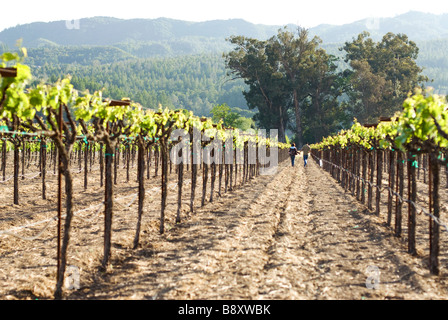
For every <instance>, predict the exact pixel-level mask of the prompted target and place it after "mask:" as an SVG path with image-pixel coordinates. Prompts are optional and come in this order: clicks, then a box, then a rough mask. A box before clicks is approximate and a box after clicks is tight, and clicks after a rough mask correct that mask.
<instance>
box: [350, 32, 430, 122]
mask: <svg viewBox="0 0 448 320" xmlns="http://www.w3.org/2000/svg"><path fill="white" fill-rule="evenodd" d="M342 49H343V50H345V52H346V55H345V61H346V62H348V63H349V64H350V67H351V68H352V69H353V71H352V73H351V76H350V78H351V85H352V88H353V90H352V91H351V92H350V93H349V96H350V103H351V105H352V110H351V111H352V112H353V115H354V116H355V117H356V118H358V119H359V120H360V121H361V122H374V121H376V119H377V118H378V117H381V116H391V115H392V114H394V112H396V111H399V110H400V108H401V106H402V103H403V101H404V100H405V99H406V97H407V95H408V93H409V92H412V91H413V90H414V88H415V87H422V86H423V85H424V83H425V82H427V81H428V78H427V77H425V76H423V75H421V72H422V71H423V69H422V68H421V67H419V66H418V65H417V63H416V59H417V57H418V52H419V49H418V47H417V45H416V44H415V42H413V41H410V40H409V39H408V37H407V36H406V35H405V34H397V35H396V34H393V33H391V32H389V33H387V34H386V35H384V36H383V38H382V40H381V41H380V42H375V41H373V40H372V38H370V34H369V33H368V32H363V33H361V34H359V35H358V37H357V38H356V39H353V41H352V42H346V43H345V45H344V47H343V48H342Z"/></svg>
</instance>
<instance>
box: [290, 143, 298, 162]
mask: <svg viewBox="0 0 448 320" xmlns="http://www.w3.org/2000/svg"><path fill="white" fill-rule="evenodd" d="M298 154H299V150H297V148H296V144H295V143H291V147H290V148H289V156H290V157H291V165H292V166H293V167H294V160H295V159H296V155H298Z"/></svg>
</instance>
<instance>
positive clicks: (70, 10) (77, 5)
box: [0, 0, 448, 31]
mask: <svg viewBox="0 0 448 320" xmlns="http://www.w3.org/2000/svg"><path fill="white" fill-rule="evenodd" d="M8 6H11V8H9V9H8ZM2 9H4V10H2V11H3V13H0V31H1V30H3V29H5V28H9V27H14V26H16V25H18V24H26V23H31V22H38V21H39V22H49V21H57V20H75V19H81V18H89V17H94V16H110V17H116V18H122V19H132V18H147V19H155V18H160V17H166V18H173V19H179V20H187V21H208V20H215V19H223V20H227V19H234V18H239V19H244V20H246V21H249V22H252V23H256V24H267V25H280V26H281V25H286V24H289V23H292V24H297V25H300V26H302V27H305V28H312V27H315V26H317V25H319V24H335V25H342V24H346V23H351V22H354V21H357V20H361V19H365V18H383V17H393V16H396V15H399V14H403V13H406V12H408V11H422V12H429V13H436V14H442V13H448V1H440V0H424V1H423V0H370V1H359V0H358V1H355V0H337V1H335V0H306V1H303V0H257V1H255V0H220V1H217V0H146V1H144V0H126V1H123V0H120V1H117V0H108V1H105V0H76V1H73V0H68V1H60V0H38V1H36V0H21V1H20V6H18V5H17V4H16V3H15V2H13V1H9V2H7V3H6V4H4V5H2ZM14 12H16V13H14Z"/></svg>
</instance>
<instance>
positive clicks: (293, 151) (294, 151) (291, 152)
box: [289, 143, 311, 167]
mask: <svg viewBox="0 0 448 320" xmlns="http://www.w3.org/2000/svg"><path fill="white" fill-rule="evenodd" d="M300 151H302V152H303V163H304V165H303V166H304V167H306V165H307V163H308V154H309V153H310V151H311V148H310V146H309V145H308V143H305V144H304V145H303V147H302V149H300ZM300 151H299V150H298V149H297V147H296V144H295V143H291V148H289V156H290V157H291V165H292V166H293V167H294V160H295V159H296V155H298V154H299V152H300Z"/></svg>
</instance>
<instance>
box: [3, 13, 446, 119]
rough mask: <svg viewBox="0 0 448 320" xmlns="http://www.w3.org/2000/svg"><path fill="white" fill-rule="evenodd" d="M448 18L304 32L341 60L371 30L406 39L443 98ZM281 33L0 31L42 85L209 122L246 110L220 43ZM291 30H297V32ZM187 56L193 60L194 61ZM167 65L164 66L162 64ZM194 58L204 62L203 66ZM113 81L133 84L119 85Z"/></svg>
mask: <svg viewBox="0 0 448 320" xmlns="http://www.w3.org/2000/svg"><path fill="white" fill-rule="evenodd" d="M447 18H448V16H447V15H433V14H426V13H420V12H409V13H406V14H403V15H399V16H396V17H394V18H378V19H363V20H360V21H356V22H354V23H351V24H346V25H341V26H334V25H320V26H318V27H315V28H311V29H310V30H309V31H310V34H311V35H317V36H319V37H320V38H321V39H322V47H323V48H325V49H326V50H327V51H328V52H329V53H331V54H334V55H336V56H339V57H342V56H343V54H344V52H341V51H340V50H339V48H340V47H342V45H343V43H344V42H345V41H350V40H351V39H352V38H353V37H356V36H357V35H358V34H359V33H360V32H362V31H365V30H367V31H369V33H370V34H371V36H372V37H373V38H374V39H375V40H379V39H380V38H381V37H382V36H383V35H384V34H386V33H387V32H394V33H405V34H407V35H408V37H409V38H410V39H411V40H413V41H415V42H416V43H417V45H418V47H419V48H420V53H419V58H418V60H417V62H418V63H419V65H420V66H422V67H423V68H424V73H425V74H426V75H427V76H428V77H429V78H430V79H434V82H432V83H430V85H431V86H433V87H435V89H436V92H438V93H445V94H446V93H447V92H448V86H447V84H446V83H447V81H448V55H447V53H446V52H447V50H446V49H447V48H448V19H447ZM281 27H282V26H268V25H259V24H252V23H249V22H247V21H244V20H241V19H229V20H213V21H206V22H189V21H181V20H174V19H167V18H159V19H131V20H123V19H117V18H110V17H95V18H86V19H81V20H80V22H79V29H77V28H68V27H67V25H66V22H65V21H55V22H49V23H42V22H35V23H31V24H26V25H19V26H16V27H13V28H9V29H6V30H3V31H2V32H0V46H2V47H3V48H4V49H5V48H14V47H15V43H16V41H17V40H18V39H22V40H23V46H25V47H27V48H28V54H29V58H28V60H27V63H28V64H30V65H31V66H32V67H33V69H34V74H35V75H36V76H37V77H38V78H39V79H48V78H57V77H62V76H64V75H66V74H71V75H73V76H74V80H75V84H76V85H78V86H79V88H81V89H82V88H87V89H90V90H94V89H99V88H100V89H101V88H105V89H106V92H107V93H108V94H110V95H111V96H112V97H113V98H120V94H121V92H123V91H126V92H132V93H134V95H133V98H134V99H136V100H137V101H139V102H141V103H142V104H143V105H145V106H148V107H156V106H157V105H158V103H164V104H167V105H179V103H181V105H182V107H185V108H188V109H194V110H196V111H197V112H198V113H199V114H201V115H207V114H208V112H209V110H210V109H211V107H212V106H213V105H214V104H218V103H227V104H229V105H232V106H234V107H243V108H244V107H246V104H245V102H244V97H243V95H242V93H241V90H242V89H243V88H244V87H243V83H242V82H238V83H235V85H233V84H232V83H229V82H227V83H226V82H225V80H226V79H225V66H224V63H223V61H222V53H223V52H226V51H229V50H231V49H232V48H231V46H230V45H229V43H227V42H226V40H225V39H226V38H227V37H229V36H231V35H245V36H248V37H254V38H258V39H267V38H269V37H271V36H273V35H275V34H276V33H277V30H278V29H279V28H281ZM288 27H289V28H290V29H291V30H294V29H295V28H296V27H297V26H295V25H289V26H288ZM185 56H191V58H190V59H193V60H194V62H191V61H192V60H189V59H185ZM166 58H169V60H168V61H167V62H166V63H165V62H163V59H166ZM197 59H205V60H203V61H202V64H201V63H200V62H198V61H196V60H197ZM176 60H179V61H176ZM189 63H192V65H193V66H201V65H207V68H205V69H203V68H201V67H198V68H197V69H192V68H184V67H183V66H184V65H185V64H189ZM132 66H134V67H132ZM135 66H137V67H135ZM167 66H169V67H167ZM154 70H158V71H157V72H154ZM187 70H188V71H187ZM185 72H190V73H191V74H185ZM181 73H183V74H181ZM118 74H119V75H120V77H122V78H123V79H133V81H132V82H130V81H120V80H119V79H118V77H119V76H118ZM106 77H108V78H109V80H107V79H105V78H106ZM139 77H143V78H139ZM82 78H86V79H85V80H84V81H83V80H81V79H82ZM114 79H115V80H114ZM217 79H218V80H217ZM148 81H150V84H148ZM120 83H122V84H120ZM222 83H225V84H226V86H222ZM120 86H121V88H120ZM197 104H200V105H197Z"/></svg>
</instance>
